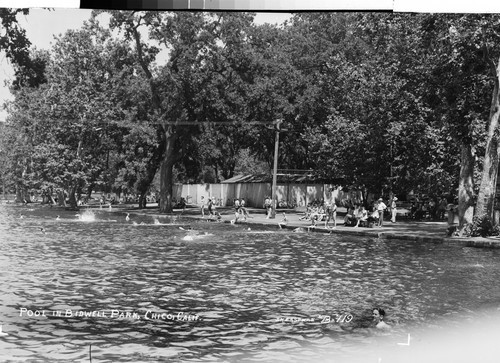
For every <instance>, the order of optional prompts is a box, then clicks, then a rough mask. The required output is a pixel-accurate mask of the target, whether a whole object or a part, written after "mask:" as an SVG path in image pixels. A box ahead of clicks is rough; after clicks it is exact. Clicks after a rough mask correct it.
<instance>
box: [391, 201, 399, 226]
mask: <svg viewBox="0 0 500 363" xmlns="http://www.w3.org/2000/svg"><path fill="white" fill-rule="evenodd" d="M397 200H398V198H396V197H394V198H392V203H391V222H392V223H396V215H397V211H396V208H397V205H396V201H397Z"/></svg>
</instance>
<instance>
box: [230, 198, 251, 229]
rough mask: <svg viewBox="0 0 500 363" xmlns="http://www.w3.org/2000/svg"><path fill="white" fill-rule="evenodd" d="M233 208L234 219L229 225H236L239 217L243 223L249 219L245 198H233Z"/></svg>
mask: <svg viewBox="0 0 500 363" xmlns="http://www.w3.org/2000/svg"><path fill="white" fill-rule="evenodd" d="M233 206H234V219H233V220H231V223H233V224H234V223H236V222H238V220H239V219H240V217H243V221H246V220H247V218H249V217H250V215H249V214H248V210H247V208H246V202H245V198H240V199H238V198H235V199H233Z"/></svg>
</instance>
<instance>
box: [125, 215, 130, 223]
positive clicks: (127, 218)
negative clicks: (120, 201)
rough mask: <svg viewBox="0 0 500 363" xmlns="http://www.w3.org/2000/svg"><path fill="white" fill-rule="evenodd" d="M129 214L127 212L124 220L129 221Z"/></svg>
mask: <svg viewBox="0 0 500 363" xmlns="http://www.w3.org/2000/svg"><path fill="white" fill-rule="evenodd" d="M129 216H130V213H127V216H126V217H125V220H126V221H127V222H128V221H130V217H129Z"/></svg>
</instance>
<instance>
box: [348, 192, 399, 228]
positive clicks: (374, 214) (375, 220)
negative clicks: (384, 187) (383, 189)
mask: <svg viewBox="0 0 500 363" xmlns="http://www.w3.org/2000/svg"><path fill="white" fill-rule="evenodd" d="M397 200H398V198H397V197H393V198H392V200H391V201H390V202H389V203H388V204H389V206H390V207H388V206H387V204H385V203H384V200H383V199H382V198H379V199H378V200H377V201H376V202H374V203H372V205H371V206H370V207H369V209H368V210H367V209H366V208H365V206H364V205H350V206H349V207H348V208H347V214H346V216H345V218H344V225H346V226H353V227H371V226H374V225H375V224H376V225H377V226H378V227H382V226H383V225H384V213H385V212H386V210H387V209H388V208H390V212H391V222H392V223H396V216H397V204H396V201H397Z"/></svg>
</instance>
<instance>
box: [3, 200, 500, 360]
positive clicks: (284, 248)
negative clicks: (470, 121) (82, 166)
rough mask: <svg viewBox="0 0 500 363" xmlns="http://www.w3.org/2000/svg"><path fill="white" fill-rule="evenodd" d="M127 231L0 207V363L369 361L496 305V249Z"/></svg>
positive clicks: (219, 230)
mask: <svg viewBox="0 0 500 363" xmlns="http://www.w3.org/2000/svg"><path fill="white" fill-rule="evenodd" d="M57 213H59V214H60V215H61V216H60V220H56V214H57ZM21 214H23V216H24V218H22V219H21V218H19V216H20V215H21ZM131 218H132V219H131V220H130V221H126V220H125V214H124V213H122V212H117V211H112V212H109V211H108V210H96V211H95V220H93V221H83V220H79V219H78V218H77V217H76V216H75V215H74V213H71V212H66V211H61V210H55V209H50V208H48V207H40V206H32V207H24V206H14V205H5V204H4V205H0V219H1V221H2V222H1V223H0V250H1V254H0V282H1V287H0V325H3V331H4V332H6V333H8V334H9V335H7V336H0V356H1V357H2V358H3V360H6V359H7V360H11V361H30V360H32V361H47V362H73V361H77V362H88V361H89V350H90V352H91V355H92V362H156V361H182V362H190V361H192V362H199V361H202V362H212V361H213V362H220V361H234V362H237V361H252V362H253V361H255V362H276V361H283V362H289V361H311V362H312V361H319V360H328V361H339V362H343V361H350V360H351V359H353V357H354V356H356V357H358V358H359V357H369V358H367V359H368V360H363V361H370V362H371V361H372V357H373V359H375V358H376V357H377V354H379V349H380V347H381V346H384V347H388V346H395V345H396V343H395V342H401V341H403V342H404V341H405V337H406V336H407V334H408V332H412V333H413V334H417V335H418V334H419V332H422V331H425V330H426V329H430V328H432V329H441V328H443V327H445V326H448V327H449V326H452V327H453V326H455V325H459V324H461V323H462V322H464V321H474V320H478V319H482V318H483V317H485V316H486V317H487V316H489V314H491V313H492V311H495V310H496V309H497V308H498V307H499V306H500V284H498V281H499V280H500V265H499V264H498V258H499V251H498V250H487V249H472V248H464V247H458V246H456V247H454V246H444V245H439V244H430V243H413V242H408V241H395V240H379V239H373V238H359V237H353V236H340V235H323V234H319V233H311V234H308V233H292V232H291V231H279V230H268V229H263V228H258V227H253V226H252V227H251V230H248V226H243V225H230V224H224V223H208V222H192V221H190V220H186V219H185V220H172V219H169V218H167V217H157V218H156V219H157V220H156V221H155V220H154V218H153V217H151V216H135V215H131ZM141 223H143V224H141ZM155 223H156V224H155ZM179 224H181V225H179ZM187 224H189V225H190V226H191V227H192V229H193V230H187V226H186V225H187ZM180 227H182V229H181V228H180ZM267 228H270V227H267ZM375 306H380V307H383V308H384V309H385V310H386V311H387V314H388V315H387V320H388V322H389V324H391V325H392V326H393V329H392V330H391V332H389V333H383V334H382V333H380V332H377V331H375V329H372V328H370V326H371V325H372V322H371V311H372V309H373V307H375ZM37 313H38V314H42V313H43V314H44V315H45V316H35V314H37ZM30 314H31V315H30ZM58 314H60V316H59V315H58ZM75 315H76V316H75ZM79 315H82V316H79ZM85 315H89V316H85ZM336 320H340V321H338V322H337V321H336ZM363 359H364V358H363ZM373 361H374V362H376V361H377V360H376V359H375V360H373Z"/></svg>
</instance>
